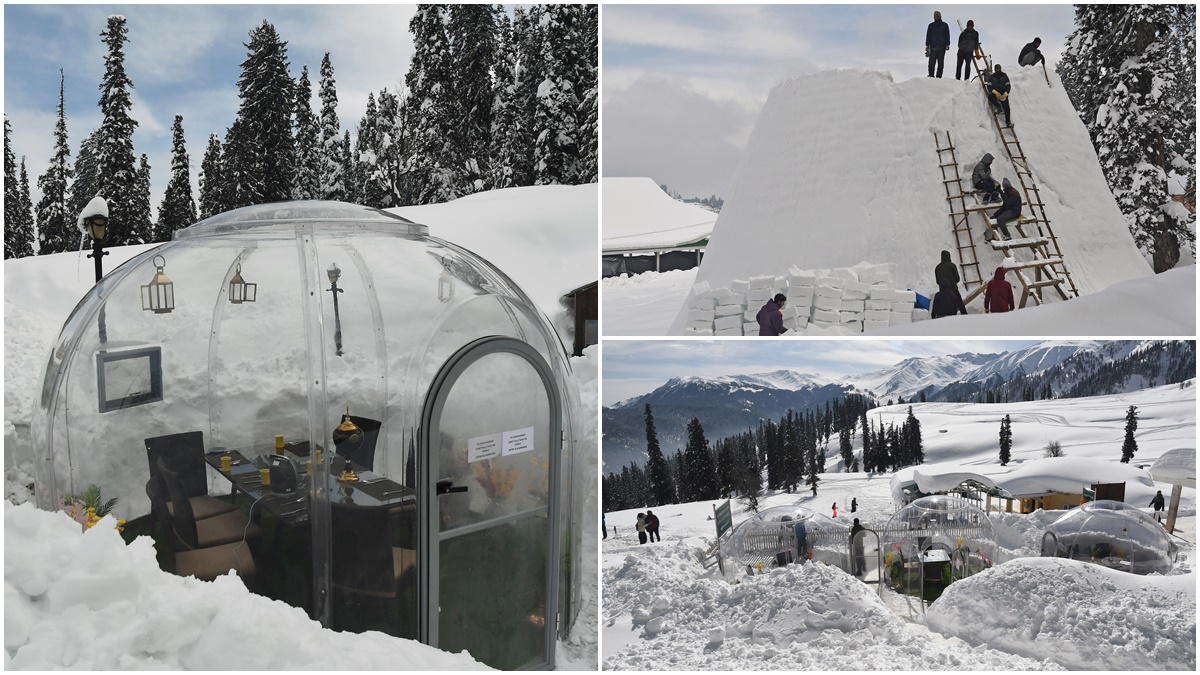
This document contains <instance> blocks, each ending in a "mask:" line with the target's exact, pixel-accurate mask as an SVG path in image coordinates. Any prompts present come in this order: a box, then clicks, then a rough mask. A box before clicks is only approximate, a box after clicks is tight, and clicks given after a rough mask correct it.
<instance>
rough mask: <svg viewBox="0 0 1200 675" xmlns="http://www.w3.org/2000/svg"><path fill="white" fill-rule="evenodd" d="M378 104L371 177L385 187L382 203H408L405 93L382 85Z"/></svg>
mask: <svg viewBox="0 0 1200 675" xmlns="http://www.w3.org/2000/svg"><path fill="white" fill-rule="evenodd" d="M378 108H379V113H378V117H377V119H376V123H375V126H376V134H377V135H378V138H379V145H378V146H377V147H376V148H375V169H374V177H373V180H377V181H379V182H381V183H382V184H383V185H384V187H385V189H386V190H387V193H388V197H387V201H386V202H385V206H389V207H390V206H399V205H401V204H411V203H413V200H412V195H411V189H410V185H409V181H408V178H407V175H406V174H405V173H404V171H405V164H406V158H407V157H408V144H409V130H408V126H407V124H406V123H405V116H406V115H407V112H408V108H407V106H406V105H405V97H404V96H403V95H397V94H394V93H392V92H390V91H388V90H387V89H384V90H382V91H380V92H379V106H378Z"/></svg>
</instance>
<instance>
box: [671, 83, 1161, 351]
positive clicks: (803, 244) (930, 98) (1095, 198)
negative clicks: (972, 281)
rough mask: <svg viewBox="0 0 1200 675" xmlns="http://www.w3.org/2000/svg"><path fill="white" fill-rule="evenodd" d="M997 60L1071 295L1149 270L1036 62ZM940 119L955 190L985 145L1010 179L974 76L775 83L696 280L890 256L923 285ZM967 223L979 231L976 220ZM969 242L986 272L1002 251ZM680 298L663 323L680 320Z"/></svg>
mask: <svg viewBox="0 0 1200 675" xmlns="http://www.w3.org/2000/svg"><path fill="white" fill-rule="evenodd" d="M1002 65H1003V64H1002ZM1009 71H1010V73H1009V74H1010V77H1011V78H1012V83H1013V95H1012V98H1011V103H1012V115H1013V122H1014V123H1015V126H1016V130H1017V133H1018V134H1019V137H1020V140H1021V144H1022V147H1023V148H1024V151H1025V154H1026V156H1027V157H1028V159H1029V164H1030V168H1031V170H1032V171H1033V173H1034V180H1035V181H1036V182H1037V185H1038V186H1039V188H1040V190H1041V195H1042V199H1043V201H1044V202H1045V204H1046V207H1045V208H1046V215H1047V217H1048V218H1049V219H1050V223H1051V226H1052V227H1053V229H1054V232H1055V234H1056V235H1057V236H1058V241H1059V245H1060V246H1061V248H1062V250H1063V254H1064V256H1065V258H1064V259H1065V261H1066V265H1067V268H1068V269H1069V270H1070V271H1071V273H1072V275H1073V277H1074V279H1075V283H1076V285H1077V286H1078V287H1079V291H1080V293H1081V294H1089V293H1094V292H1096V291H1098V290H1101V289H1103V288H1105V287H1107V286H1109V285H1111V284H1114V283H1117V282H1120V281H1124V280H1127V279H1133V278H1137V277H1143V276H1147V275H1150V274H1151V269H1150V267H1149V265H1148V264H1147V263H1146V261H1145V259H1144V258H1143V257H1142V255H1141V254H1140V252H1139V251H1138V250H1137V248H1136V246H1135V245H1134V243H1133V238H1132V236H1131V235H1130V234H1129V230H1128V229H1127V227H1126V224H1125V219H1124V217H1123V216H1122V214H1121V211H1120V209H1119V208H1118V207H1117V204H1116V201H1115V200H1114V199H1113V196H1112V194H1111V192H1109V190H1108V186H1107V183H1106V182H1105V180H1104V176H1103V175H1102V173H1101V171H1100V165H1099V163H1098V161H1097V159H1096V154H1095V151H1094V150H1093V149H1092V145H1091V142H1090V140H1089V138H1088V135H1087V131H1086V130H1085V128H1084V126H1083V124H1082V123H1081V122H1080V121H1079V118H1078V116H1077V114H1076V112H1075V110H1074V108H1072V107H1071V103H1070V101H1069V100H1068V98H1067V95H1066V93H1065V92H1064V90H1063V87H1062V83H1061V82H1060V81H1059V80H1058V78H1057V77H1056V76H1053V75H1052V76H1051V86H1050V87H1047V86H1046V82H1045V80H1044V79H1043V78H1042V77H1041V74H1042V73H1041V69H1038V70H1037V72H1034V71H1033V69H1022V68H1015V69H1013V68H1010V69H1009ZM947 130H949V131H950V134H951V137H952V139H953V140H954V144H955V146H956V148H957V158H958V162H959V164H960V168H959V171H960V173H961V174H964V175H965V176H966V177H967V180H968V185H967V188H968V189H969V177H970V172H971V169H972V168H973V166H974V164H975V163H976V162H977V161H979V158H980V157H982V156H983V154H984V153H985V152H990V153H992V154H993V155H995V156H996V162H995V163H994V164H993V170H992V172H993V175H994V176H995V177H996V179H997V180H999V179H1000V178H1004V177H1007V178H1010V179H1014V178H1015V172H1014V170H1013V167H1012V165H1011V163H1010V162H1009V161H1008V159H1007V154H1006V153H1005V152H1004V147H1003V144H1002V143H1001V141H1000V137H999V134H998V132H997V131H996V129H995V126H994V124H993V122H992V119H991V117H990V115H989V114H988V112H987V109H986V105H985V101H984V98H983V95H982V93H981V90H980V87H979V85H978V84H976V83H974V82H971V83H965V82H960V81H957V80H947V79H930V78H915V79H911V80H907V81H904V82H899V83H897V82H894V81H893V80H892V78H891V76H890V75H889V74H887V73H880V72H868V71H861V70H834V71H826V72H820V73H815V74H811V75H803V76H798V77H795V78H793V79H790V80H788V81H786V82H784V83H782V84H780V85H778V86H776V87H775V88H774V89H773V90H772V91H771V94H770V97H769V98H768V100H767V103H766V105H765V106H764V107H763V110H762V112H761V113H760V115H759V118H758V121H757V123H756V124H755V128H754V131H753V133H752V134H751V136H750V140H749V142H748V143H747V145H746V149H745V151H744V152H743V154H742V159H741V162H740V163H739V165H738V169H737V172H736V174H735V176H734V186H733V190H732V192H731V194H730V195H729V198H728V199H727V200H726V202H725V206H724V208H723V209H722V211H721V214H720V217H719V218H718V220H717V223H716V226H715V228H714V231H713V235H712V238H711V241H710V243H709V246H708V248H707V250H706V254H705V257H704V262H703V264H702V265H701V266H700V271H699V273H698V275H697V281H698V282H699V281H705V282H708V284H709V285H710V286H711V287H712V288H717V287H721V286H725V285H728V284H729V283H730V282H731V281H733V280H736V279H749V278H750V277H753V276H758V275H763V274H770V275H783V274H785V273H786V271H787V269H788V267H789V266H795V267H798V268H801V269H820V268H837V267H851V266H854V265H856V264H858V263H861V262H870V263H876V264H878V263H890V264H891V265H892V272H893V279H894V280H895V282H896V285H897V286H898V287H908V288H913V289H915V290H918V291H920V292H924V293H927V294H932V291H935V290H936V286H935V284H934V281H933V268H934V266H935V265H936V264H937V263H938V262H939V260H940V252H941V250H942V249H948V250H952V251H953V250H954V236H953V234H952V232H951V227H950V217H949V206H948V204H947V202H946V198H945V191H944V189H943V187H942V183H941V180H942V179H941V172H940V171H939V170H938V163H939V160H938V153H937V151H936V144H935V141H934V132H945V131H947ZM1014 182H1015V181H1014ZM972 218H973V219H974V218H978V216H972ZM975 227H976V234H979V233H980V232H981V231H982V222H981V221H975ZM977 239H978V237H977ZM977 243H978V242H977ZM977 252H978V256H979V262H980V270H981V273H982V274H983V276H984V278H985V279H987V278H988V277H990V273H991V271H992V270H994V269H995V268H996V266H997V265H998V264H999V262H1000V261H1001V259H1002V255H1001V254H1000V253H999V252H994V251H992V250H991V249H990V248H989V249H985V248H984V247H982V246H978V245H977ZM955 260H956V262H957V257H956V258H955ZM1056 297H1057V296H1056ZM685 308H686V302H685V304H684V307H683V308H681V310H680V312H679V313H678V316H677V317H676V319H675V321H674V323H673V324H672V327H671V331H670V332H671V333H672V334H676V335H678V334H681V333H682V332H683V326H684V323H685V319H686V315H687V313H686V309H685Z"/></svg>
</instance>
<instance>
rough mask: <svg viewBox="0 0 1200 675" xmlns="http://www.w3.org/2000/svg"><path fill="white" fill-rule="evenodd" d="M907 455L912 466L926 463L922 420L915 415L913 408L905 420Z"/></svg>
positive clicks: (910, 407) (909, 409)
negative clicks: (922, 437) (922, 438)
mask: <svg viewBox="0 0 1200 675" xmlns="http://www.w3.org/2000/svg"><path fill="white" fill-rule="evenodd" d="M904 437H905V445H906V446H907V447H906V448H905V454H906V455H907V461H908V463H910V464H924V463H925V444H924V442H922V440H921V420H919V419H917V416H916V415H914V414H913V409H912V406H911V405H910V406H908V417H907V418H906V419H905V420H904Z"/></svg>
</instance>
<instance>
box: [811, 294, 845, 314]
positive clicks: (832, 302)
mask: <svg viewBox="0 0 1200 675" xmlns="http://www.w3.org/2000/svg"><path fill="white" fill-rule="evenodd" d="M813 307H815V308H816V309H817V310H825V311H829V312H838V311H841V309H842V301H841V299H840V298H826V297H822V296H817V297H816V298H813Z"/></svg>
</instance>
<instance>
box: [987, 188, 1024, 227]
mask: <svg viewBox="0 0 1200 675" xmlns="http://www.w3.org/2000/svg"><path fill="white" fill-rule="evenodd" d="M1000 190H1001V192H1002V193H1003V196H1004V202H1003V203H1001V204H1000V208H998V209H996V212H995V213H993V214H992V219H993V220H995V221H996V227H998V228H1000V234H1001V236H1003V237H1004V241H1008V240H1009V239H1012V237H1010V236H1009V234H1008V223H1009V221H1012V220H1016V219H1017V218H1020V217H1021V193H1019V192H1017V189H1016V188H1015V187H1013V186H1012V183H1010V182H1008V179H1007V178H1005V179H1004V180H1003V181H1002V182H1001V184H1000ZM983 240H984V241H985V242H988V241H991V240H992V237H991V232H984V233H983Z"/></svg>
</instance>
